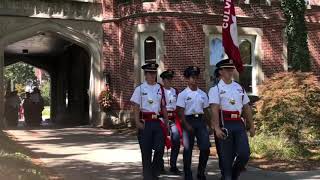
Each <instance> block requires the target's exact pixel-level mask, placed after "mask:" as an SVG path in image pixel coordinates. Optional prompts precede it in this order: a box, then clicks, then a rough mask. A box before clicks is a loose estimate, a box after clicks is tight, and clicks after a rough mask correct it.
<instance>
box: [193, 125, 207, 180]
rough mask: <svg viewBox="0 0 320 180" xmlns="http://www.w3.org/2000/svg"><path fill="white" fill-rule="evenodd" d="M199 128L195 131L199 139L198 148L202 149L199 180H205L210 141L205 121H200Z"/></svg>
mask: <svg viewBox="0 0 320 180" xmlns="http://www.w3.org/2000/svg"><path fill="white" fill-rule="evenodd" d="M197 123H198V127H197V129H196V131H195V135H196V137H197V142H198V147H199V149H200V157H199V165H198V179H201V180H204V179H206V177H205V171H206V167H207V163H208V159H209V154H210V139H209V132H208V129H207V126H206V124H205V122H204V121H202V120H201V121H198V122H197Z"/></svg>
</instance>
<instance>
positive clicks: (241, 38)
mask: <svg viewBox="0 0 320 180" xmlns="http://www.w3.org/2000/svg"><path fill="white" fill-rule="evenodd" d="M216 38H219V39H220V40H221V41H222V34H211V35H210V36H209V45H208V47H209V50H208V54H209V62H208V65H209V66H214V67H215V68H216V66H215V65H211V64H210V61H211V59H210V58H211V56H210V55H211V42H212V40H214V39H216ZM244 40H248V41H249V42H250V43H251V65H247V64H244V65H243V66H245V67H252V74H251V76H252V82H251V84H252V92H247V94H248V95H257V93H258V90H257V69H256V68H257V66H256V59H255V56H256V55H255V52H256V51H255V48H256V36H254V35H239V36H238V44H239V47H240V44H241V43H242V42H243V41H244ZM227 57H228V56H227V55H226V54H225V56H224V58H227Z"/></svg>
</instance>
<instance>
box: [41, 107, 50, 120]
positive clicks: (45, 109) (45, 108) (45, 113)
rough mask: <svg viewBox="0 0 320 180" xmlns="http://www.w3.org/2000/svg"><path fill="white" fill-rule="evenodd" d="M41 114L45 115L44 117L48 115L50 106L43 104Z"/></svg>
mask: <svg viewBox="0 0 320 180" xmlns="http://www.w3.org/2000/svg"><path fill="white" fill-rule="evenodd" d="M42 116H45V117H48V118H49V117H50V106H45V107H44V110H43V111H42Z"/></svg>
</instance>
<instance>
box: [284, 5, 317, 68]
mask: <svg viewBox="0 0 320 180" xmlns="http://www.w3.org/2000/svg"><path fill="white" fill-rule="evenodd" d="M281 8H282V10H283V13H284V16H285V18H286V20H287V22H286V28H285V32H286V38H287V42H288V46H287V47H288V63H289V64H290V65H291V67H292V69H293V70H294V71H299V70H301V71H303V72H305V71H310V68H311V63H310V54H309V48H308V40H307V38H308V32H307V27H306V23H305V18H304V17H305V11H306V2H305V0H282V2H281Z"/></svg>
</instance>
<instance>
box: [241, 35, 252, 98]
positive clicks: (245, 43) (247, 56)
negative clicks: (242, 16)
mask: <svg viewBox="0 0 320 180" xmlns="http://www.w3.org/2000/svg"><path fill="white" fill-rule="evenodd" d="M239 49H240V54H241V59H242V62H243V67H244V70H243V72H242V73H241V74H240V76H239V81H240V83H241V85H242V86H243V88H244V89H245V90H246V91H247V92H253V91H252V70H253V64H252V59H253V58H252V45H251V42H250V41H249V40H247V39H243V40H242V41H241V42H240V45H239Z"/></svg>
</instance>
